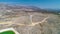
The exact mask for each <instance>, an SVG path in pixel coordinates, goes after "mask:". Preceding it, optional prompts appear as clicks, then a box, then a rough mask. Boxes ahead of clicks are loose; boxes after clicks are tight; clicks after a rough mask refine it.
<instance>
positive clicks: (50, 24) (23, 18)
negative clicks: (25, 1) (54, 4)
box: [0, 4, 60, 34]
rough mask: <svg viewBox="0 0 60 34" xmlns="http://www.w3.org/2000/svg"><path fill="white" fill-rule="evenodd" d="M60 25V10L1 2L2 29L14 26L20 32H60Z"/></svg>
mask: <svg viewBox="0 0 60 34" xmlns="http://www.w3.org/2000/svg"><path fill="white" fill-rule="evenodd" d="M59 26H60V14H59V11H57V12H56V11H55V12H54V11H50V10H48V11H47V10H44V9H40V8H38V7H35V6H20V5H8V4H0V30H1V29H5V28H11V27H12V28H14V29H15V30H16V31H18V32H19V33H20V34H60V27H59Z"/></svg>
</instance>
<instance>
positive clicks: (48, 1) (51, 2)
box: [0, 0, 60, 9]
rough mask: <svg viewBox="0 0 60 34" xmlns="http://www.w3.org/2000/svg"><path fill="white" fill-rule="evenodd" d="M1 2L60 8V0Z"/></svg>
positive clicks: (14, 0)
mask: <svg viewBox="0 0 60 34" xmlns="http://www.w3.org/2000/svg"><path fill="white" fill-rule="evenodd" d="M0 2H5V3H11V4H21V5H32V6H38V7H40V8H52V9H60V0H0Z"/></svg>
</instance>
